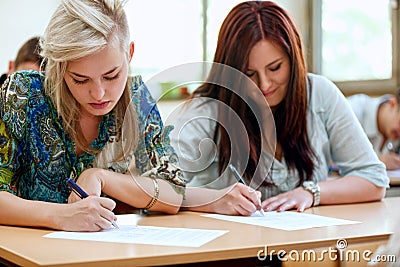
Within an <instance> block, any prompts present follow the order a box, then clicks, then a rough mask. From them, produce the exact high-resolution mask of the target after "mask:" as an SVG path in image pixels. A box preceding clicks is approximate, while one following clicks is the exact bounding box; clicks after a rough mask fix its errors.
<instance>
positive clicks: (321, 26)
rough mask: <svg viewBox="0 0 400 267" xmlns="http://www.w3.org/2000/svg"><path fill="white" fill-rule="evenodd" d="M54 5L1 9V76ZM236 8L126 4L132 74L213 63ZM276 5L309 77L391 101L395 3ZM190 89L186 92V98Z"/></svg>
mask: <svg viewBox="0 0 400 267" xmlns="http://www.w3.org/2000/svg"><path fill="white" fill-rule="evenodd" d="M59 2H60V1H59V0H40V1H30V0H18V1H13V0H3V1H0V10H1V11H2V12H1V13H2V15H1V16H0V23H1V25H3V27H2V42H1V49H0V72H1V73H4V72H6V71H7V68H8V61H9V60H12V59H14V58H15V56H16V53H17V50H18V48H19V47H20V46H21V45H22V44H23V43H24V42H25V41H26V40H27V39H29V38H30V37H32V36H34V35H41V34H42V33H43V31H44V29H45V26H46V24H47V22H48V20H49V19H50V16H51V14H52V12H53V11H54V10H55V8H56V7H57V5H58V4H59ZM239 2H242V1H239V0H224V1H215V0H214V1H211V0H168V1H164V0H155V1H146V0H129V1H127V4H126V6H125V9H126V11H127V14H128V17H129V23H130V27H131V39H132V40H133V41H134V42H135V54H134V57H133V60H132V62H131V64H132V72H133V74H141V75H142V76H143V79H144V81H148V80H150V79H152V78H153V77H155V76H157V74H158V73H160V72H162V71H164V70H166V69H169V68H173V67H174V66H178V65H181V64H186V63H191V62H201V61H208V62H211V61H212V59H213V54H214V50H215V45H216V42H217V36H218V30H219V27H220V25H221V23H222V20H223V18H224V17H225V16H226V14H227V13H228V12H229V10H230V9H231V8H232V7H233V6H235V5H236V4H237V3H239ZM275 2H277V3H279V4H281V5H282V6H283V7H284V8H286V9H287V10H288V11H289V12H290V13H291V14H292V15H293V16H294V18H295V20H296V23H297V24H298V25H299V27H300V31H301V33H302V36H301V37H302V39H303V42H304V44H305V47H304V50H305V53H306V58H307V62H308V67H309V71H310V72H314V73H319V74H322V75H325V76H327V77H328V78H329V79H331V80H332V81H334V82H335V83H336V84H337V85H338V86H339V88H340V89H341V90H342V92H343V93H344V94H345V95H351V94H354V93H360V92H363V93H367V94H369V95H381V94H384V93H394V92H395V90H396V88H397V87H398V86H399V85H400V82H399V79H400V73H399V66H400V60H399V57H398V49H399V47H400V46H399V36H400V34H399V20H400V15H399V14H400V12H399V5H398V4H399V3H398V0H380V1H374V0H352V1H345V0H335V1H330V0H296V1H293V0H277V1H275ZM21 7H23V8H21ZM198 75H199V76H201V75H202V73H199V74H198ZM179 83H180V81H178V80H164V81H160V84H158V86H153V88H150V90H152V93H153V95H154V96H155V97H156V98H159V97H160V96H161V94H162V89H163V86H164V87H165V86H172V85H176V84H179ZM196 86H197V85H196V84H189V85H187V86H185V87H187V89H188V91H189V92H190V91H191V90H193V89H194V88H195V87H196ZM178 89H179V88H177V90H178ZM169 96H170V97H172V98H173V97H179V94H175V95H174V94H170V95H169Z"/></svg>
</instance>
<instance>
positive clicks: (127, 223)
mask: <svg viewBox="0 0 400 267" xmlns="http://www.w3.org/2000/svg"><path fill="white" fill-rule="evenodd" d="M134 216H135V215H133V216H132V217H134ZM117 217H118V216H117ZM129 218H130V217H129V216H126V215H124V216H123V217H122V216H121V218H118V220H117V224H118V226H119V228H120V229H115V228H111V229H109V230H103V231H100V232H64V231H61V232H53V233H50V234H47V235H44V236H43V237H46V238H62V239H73V240H89V241H101V242H116V243H130V244H147V245H160V246H181V247H200V246H202V245H204V244H206V243H208V242H210V241H212V240H214V239H216V238H217V237H219V236H221V235H223V234H225V233H227V232H228V231H227V230H205V229H189V228H171V227H156V226H141V225H135V222H134V221H135V220H131V219H129Z"/></svg>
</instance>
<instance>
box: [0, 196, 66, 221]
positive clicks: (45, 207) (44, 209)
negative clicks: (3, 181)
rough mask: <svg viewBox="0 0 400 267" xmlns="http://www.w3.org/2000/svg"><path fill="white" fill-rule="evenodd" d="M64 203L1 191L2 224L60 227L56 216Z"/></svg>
mask: <svg viewBox="0 0 400 267" xmlns="http://www.w3.org/2000/svg"><path fill="white" fill-rule="evenodd" d="M62 208H63V205H61V204H55V203H48V202H43V201H33V200H26V199H22V198H20V197H17V196H15V195H12V194H10V193H8V192H4V191H3V192H0V224H3V225H14V226H33V227H48V228H58V227H57V225H56V223H55V221H56V220H55V219H54V216H56V214H60V212H62V211H61V209H62Z"/></svg>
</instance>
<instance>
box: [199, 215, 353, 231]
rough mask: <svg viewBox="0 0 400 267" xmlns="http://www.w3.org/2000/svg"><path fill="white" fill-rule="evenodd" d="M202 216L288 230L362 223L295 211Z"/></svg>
mask: <svg viewBox="0 0 400 267" xmlns="http://www.w3.org/2000/svg"><path fill="white" fill-rule="evenodd" d="M202 216H205V217H209V218H214V219H219V220H226V221H231V222H238V223H245V224H252V225H257V226H264V227H270V228H276V229H281V230H288V231H290V230H300V229H307V228H313V227H322V226H331V225H343V224H356V223H360V222H357V221H349V220H343V219H337V218H332V217H326V216H319V215H314V214H308V213H301V212H293V211H283V212H275V211H273V212H265V215H264V216H263V215H261V214H260V213H259V212H258V211H257V212H256V213H254V214H253V215H251V216H228V215H220V214H206V215H202Z"/></svg>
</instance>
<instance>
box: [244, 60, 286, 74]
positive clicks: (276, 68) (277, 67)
mask: <svg viewBox="0 0 400 267" xmlns="http://www.w3.org/2000/svg"><path fill="white" fill-rule="evenodd" d="M281 65H282V63H279V64H276V65H273V66H270V67H268V70H269V71H271V72H274V71H278V70H279V69H280V68H281ZM256 73H257V72H256V71H247V72H246V76H248V77H253V76H254V75H255V74H256Z"/></svg>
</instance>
